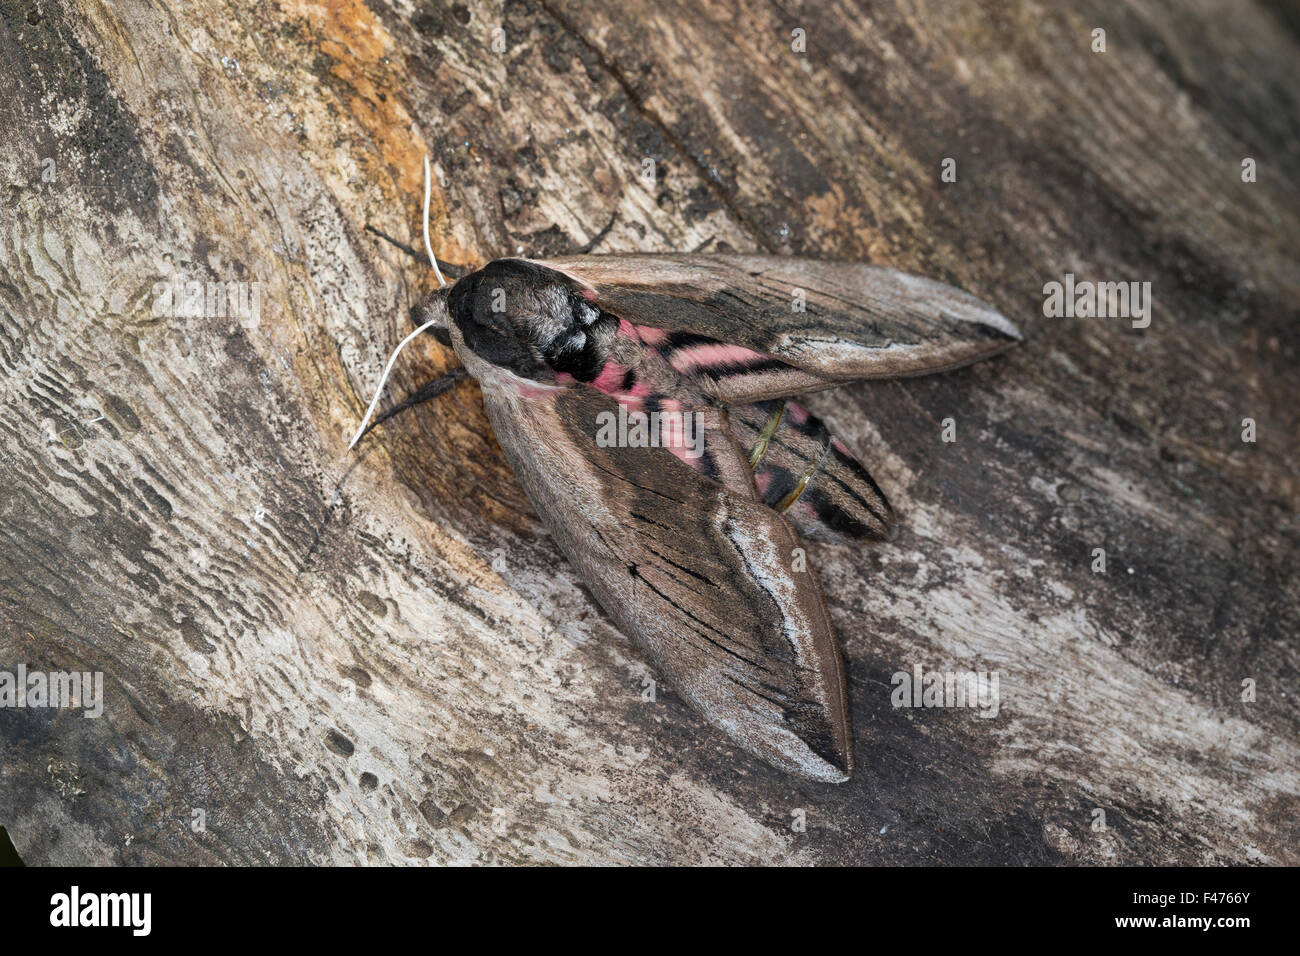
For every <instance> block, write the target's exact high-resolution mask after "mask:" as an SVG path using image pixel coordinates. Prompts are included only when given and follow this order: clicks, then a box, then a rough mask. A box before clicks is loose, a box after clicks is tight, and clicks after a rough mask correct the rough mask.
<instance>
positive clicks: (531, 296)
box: [447, 259, 618, 384]
mask: <svg viewBox="0 0 1300 956" xmlns="http://www.w3.org/2000/svg"><path fill="white" fill-rule="evenodd" d="M447 311H448V316H449V319H450V321H451V323H452V324H453V325H454V326H455V327H456V329H457V330H458V332H459V338H460V340H461V341H462V342H463V343H464V346H465V348H466V349H467V350H468V351H469V352H472V353H473V355H474V356H475V357H476V358H477V359H479V360H480V361H482V362H486V363H487V364H489V365H493V366H498V367H501V368H504V369H507V370H509V371H510V372H511V373H512V374H513V375H515V376H517V377H519V378H521V379H526V380H529V381H534V382H539V383H543V384H556V383H561V384H562V383H564V382H565V381H569V380H573V381H578V382H590V381H592V380H594V379H596V378H597V377H598V376H599V375H600V373H601V371H602V370H603V369H604V368H605V365H606V363H607V362H608V361H609V359H610V357H611V354H612V352H613V350H614V347H615V339H616V337H617V334H618V319H617V318H615V317H614V316H612V315H610V314H608V313H606V312H604V311H602V310H601V309H600V308H599V307H598V306H596V305H595V304H594V303H592V302H591V301H589V299H588V298H587V296H586V295H584V290H583V289H582V288H581V287H580V286H579V285H578V284H577V283H576V282H574V280H573V279H571V278H570V277H568V276H566V275H564V274H563V273H560V272H556V271H555V270H553V269H548V268H546V267H545V266H540V265H538V264H536V263H533V262H528V261H526V260H523V259H498V260H496V261H494V262H490V263H488V264H487V265H486V266H484V267H483V268H482V269H479V270H478V271H477V272H473V273H471V274H469V275H467V276H465V277H464V278H462V279H460V280H458V281H457V282H456V284H455V285H454V286H452V288H451V291H450V292H449V293H448V296H447ZM462 358H464V356H462ZM466 364H467V366H471V371H473V368H472V365H473V364H476V363H473V362H472V361H467V362H466Z"/></svg>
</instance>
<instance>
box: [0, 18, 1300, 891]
mask: <svg viewBox="0 0 1300 956" xmlns="http://www.w3.org/2000/svg"><path fill="white" fill-rule="evenodd" d="M1096 28H1102V29H1104V30H1105V31H1106V42H1107V48H1106V51H1105V52H1104V53H1098V52H1094V51H1093V49H1092V46H1093V37H1092V31H1093V30H1094V29H1096ZM496 30H501V31H504V32H503V33H497V34H495V35H494V31H496ZM795 30H802V31H804V35H805V36H806V50H805V51H804V52H802V53H800V52H796V51H795V50H794V49H792V42H793V41H792V34H793V31H795ZM494 41H496V42H495V46H496V47H503V49H501V50H500V51H498V49H494ZM1298 58H1300V16H1298V15H1297V14H1296V12H1295V7H1294V6H1292V5H1287V4H1283V3H1262V2H1249V3H1246V2H1242V3H1230V2H1223V0H1221V2H1210V0H1190V2H1182V3H1177V4H1173V3H1168V4H1167V3H1158V2H1148V0H1134V2H1127V3H1121V2H1105V3H1102V2H1096V0H1086V2H1083V3H1079V4H1070V5H1058V4H1046V3H1039V2H1029V0H1011V2H1001V0H990V2H986V3H949V2H930V0H897V2H893V0H891V2H886V3H875V4H869V5H868V4H862V5H855V4H852V3H847V2H839V0H816V2H812V0H809V2H795V0H786V2H766V0H753V2H750V3H740V2H726V0H703V2H694V0H692V2H673V0H669V2H658V3H643V2H636V0H633V2H620V3H596V2H582V0H541V2H533V0H525V2H513V0H512V2H509V3H506V4H505V5H504V6H503V5H501V4H499V3H495V2H485V3H479V2H467V3H454V4H444V3H429V2H414V0H370V2H369V3H367V2H362V0H333V2H317V3H313V2H304V0H257V2H249V0H231V2H227V3H211V2H175V3H165V2H161V0H114V2H112V3H107V2H100V0H3V2H0V78H2V79H3V81H4V85H5V93H4V95H3V96H0V189H2V190H3V193H2V195H0V205H2V208H3V216H2V217H0V671H4V670H8V671H13V670H15V668H16V667H17V666H18V665H19V664H22V665H24V666H25V667H27V668H28V669H29V670H36V669H44V670H48V671H63V670H74V669H75V670H86V671H101V672H103V674H104V680H105V688H106V701H105V711H104V715H103V716H102V717H101V718H99V719H86V718H84V717H83V716H82V715H81V714H80V712H75V711H70V710H55V709H49V708H46V709H36V708H21V709H19V708H4V709H0V824H3V825H4V826H5V827H6V828H7V829H8V831H9V833H10V835H11V836H12V838H13V841H14V844H15V846H16V847H17V849H18V851H19V852H20V853H21V854H22V856H23V858H24V860H25V861H26V862H28V863H29V864H33V863H34V864H54V863H89V864H117V863H122V864H176V863H227V864H246V863H397V864H404V863H449V862H458V863H465V862H472V863H602V864H605V863H651V864H658V863H678V864H691V863H725V864H732V863H745V864H750V863H763V864H770V863H794V864H815V863H868V864H916V863H920V864H978V863H993V864H1156V863H1195V864H1200V863H1206V864H1209V863H1259V864H1284V863H1285V864H1292V865H1294V864H1296V863H1298V862H1300V839H1298V836H1300V823H1298V822H1297V821H1298V820H1300V797H1298V794H1300V709H1298V708H1297V703H1298V701H1300V681H1298V680H1297V670H1298V668H1300V663H1298V660H1297V657H1298V651H1297V634H1298V633H1300V579H1298V578H1297V565H1298V564H1300V560H1298V559H1300V522H1298V521H1297V516H1296V508H1297V502H1298V500H1300V487H1298V484H1297V473H1296V466H1295V460H1296V451H1297V439H1298V438H1300V380H1298V378H1297V375H1296V370H1297V361H1296V359H1297V349H1298V348H1300V336H1298V335H1297V331H1296V330H1297V325H1296V319H1297V314H1298V313H1300V281H1298V280H1300V269H1298V268H1297V258H1296V250H1297V248H1300V218H1298V211H1300V201H1298V199H1300V194H1298V190H1297V185H1296V184H1297V182H1300V92H1298V90H1297V83H1296V73H1295V63H1296V62H1297V59H1298ZM426 153H428V154H429V155H430V156H431V157H432V159H433V162H434V164H435V169H436V182H435V186H434V190H433V202H432V240H433V244H434V247H435V248H436V250H437V252H438V255H439V257H440V258H443V259H445V260H447V261H450V262H455V263H465V264H471V265H477V264H481V263H483V262H486V261H488V260H489V259H491V258H494V257H497V256H500V255H513V254H525V255H532V256H539V257H543V256H546V255H554V254H559V253H569V252H576V251H580V250H584V249H587V248H589V247H590V248H592V249H593V250H594V251H596V252H616V251H691V250H695V249H699V248H707V249H709V250H712V251H727V250H735V251H766V252H774V253H788V254H797V255H806V256H815V257H820V258H825V259H840V260H851V261H869V262H874V263H879V264H884V265H890V266H895V267H898V268H903V269H907V270H910V271H914V272H918V273H921V274H924V275H927V276H930V277H933V278H936V279H940V280H943V281H946V282H950V283H953V284H955V285H958V286H960V287H962V288H964V289H966V290H968V291H970V292H972V293H974V294H976V295H978V296H980V297H981V298H984V299H986V300H987V301H989V302H991V303H993V304H994V305H996V306H997V307H998V308H999V309H1000V310H1001V311H1002V312H1003V313H1005V314H1006V315H1007V316H1008V317H1010V318H1011V319H1012V321H1014V322H1015V323H1016V324H1017V325H1018V326H1019V328H1020V329H1021V331H1022V332H1024V333H1025V336H1026V341H1025V342H1024V343H1023V344H1022V345H1021V346H1019V347H1018V348H1017V349H1016V350H1014V351H1013V352H1012V353H1011V354H1009V355H1007V356H1004V357H1001V358H998V359H996V360H993V361H990V362H987V363H983V364H981V365H979V366H976V367H973V368H970V369H966V370H962V371H959V372H955V373H951V374H947V375H942V376H936V377H930V378H924V379H915V380H908V381H905V382H881V383H873V384H869V385H866V384H864V385H858V386H852V387H848V388H844V389H840V390H837V391H835V392H831V393H826V394H823V395H820V396H818V397H816V398H815V399H813V400H812V401H810V402H809V405H810V406H811V407H812V409H813V411H814V412H816V413H818V414H820V415H822V416H823V417H824V418H826V419H827V420H828V421H829V422H830V423H831V424H832V425H833V427H834V428H835V430H836V432H837V434H839V435H840V436H841V437H842V438H843V439H844V440H845V441H846V443H847V444H848V445H849V446H850V447H851V448H853V449H854V450H855V451H857V452H858V453H859V454H860V456H861V458H862V460H863V461H864V462H865V463H867V465H868V467H869V468H870V469H871V470H872V472H873V474H874V476H875V478H876V480H877V482H878V483H879V484H880V485H881V486H882V488H883V489H884V491H885V493H886V494H887V495H888V496H889V498H890V501H891V503H892V504H893V507H894V509H895V512H896V515H897V519H896V521H897V526H898V527H897V532H896V534H895V537H894V538H893V539H892V540H891V541H888V542H885V543H882V544H874V545H871V546H868V547H849V546H840V545H834V546H830V545H826V546H817V545H810V546H809V558H810V563H811V565H812V566H813V568H814V569H815V571H816V573H817V574H818V575H819V576H820V580H821V583H822V586H823V589H824V591H825V592H826V595H827V599H828V602H829V605H830V610H831V615H832V618H833V621H834V623H835V625H836V628H837V630H838V632H839V635H840V639H841V642H842V644H843V646H844V649H845V653H846V659H847V669H848V673H849V695H850V699H851V704H852V718H853V724H854V734H855V739H856V766H857V770H856V774H855V776H854V778H853V779H852V780H851V781H850V782H849V783H847V784H843V785H839V786H834V785H827V784H816V783H810V782H806V781H802V780H800V779H797V778H794V777H791V776H789V775H786V774H782V773H780V772H777V771H775V770H772V769H771V768H769V767H767V766H765V765H763V764H761V763H759V762H757V761H756V760H754V759H753V758H751V757H749V756H747V755H745V754H744V753H742V752H740V751H739V750H738V749H737V748H736V747H735V746H734V745H732V744H731V743H730V741H729V740H728V739H727V738H726V737H725V736H724V735H722V734H721V733H719V732H717V731H715V730H713V729H711V728H710V727H708V726H707V725H706V724H705V723H704V722H703V720H702V719H701V718H700V717H699V716H698V714H696V713H694V712H693V711H692V710H690V709H689V708H688V707H687V706H685V704H684V703H683V702H682V701H681V700H680V699H679V698H678V697H677V696H676V695H675V694H674V693H673V692H672V690H671V688H670V687H668V686H666V685H664V684H663V683H662V682H659V683H658V684H657V685H655V691H656V692H655V694H654V700H653V701H651V700H647V699H645V698H646V697H647V696H648V693H647V690H646V688H647V686H648V684H647V682H648V681H649V680H651V679H654V678H655V677H656V676H657V675H655V674H653V673H652V671H651V670H650V668H649V667H648V666H647V664H646V660H645V657H644V655H643V653H642V652H641V651H640V649H639V648H638V647H637V646H636V645H635V644H633V643H632V642H631V641H629V640H628V639H627V638H626V637H624V636H623V635H621V634H620V633H619V632H618V631H617V630H615V629H614V628H613V627H612V625H611V624H610V622H609V621H608V619H607V618H606V617H605V616H604V614H603V613H602V612H601V611H600V609H599V608H598V607H597V606H596V605H595V603H594V601H593V600H592V598H591V596H590V595H589V594H588V593H587V592H586V591H585V590H584V588H583V586H582V584H581V582H580V580H579V579H578V578H577V576H576V575H575V573H574V572H573V570H572V569H571V568H570V567H569V566H567V565H566V564H565V562H564V561H563V560H562V558H561V557H560V555H559V553H558V552H557V550H556V548H555V547H554V545H553V543H552V542H551V541H550V539H549V538H548V536H547V535H546V533H545V531H544V530H543V529H542V527H541V526H540V524H539V522H538V520H537V518H536V516H535V515H534V514H533V512H532V510H531V508H530V507H529V505H528V503H527V501H526V499H525V498H524V496H523V493H522V491H521V489H520V487H519V484H518V482H517V481H516V479H515V477H514V475H513V474H512V473H511V471H510V469H509V468H508V467H507V466H506V464H505V463H504V460H503V458H502V456H501V452H500V450H499V448H498V447H497V445H496V443H495V441H494V439H493V437H492V434H491V430H490V428H489V426H488V423H487V421H486V419H485V418H484V415H483V410H482V404H481V401H480V398H479V394H478V391H477V388H476V387H475V386H474V385H473V383H472V382H467V383H464V384H462V385H460V386H458V387H457V388H456V389H454V390H452V391H451V392H449V393H447V394H446V395H444V396H442V397H441V398H440V399H438V400H437V401H436V402H433V403H431V404H427V405H422V406H420V407H418V408H416V409H413V410H410V411H407V412H404V413H403V414H401V415H399V416H397V417H396V418H394V419H392V420H391V421H390V422H389V423H386V424H385V425H383V426H382V427H380V428H378V429H376V430H375V431H374V432H372V433H371V434H370V435H369V436H368V437H367V438H366V440H365V441H364V442H363V444H362V445H361V446H360V447H359V451H358V452H357V453H353V454H349V453H348V452H347V450H346V446H347V442H348V439H349V438H350V436H351V432H352V430H353V429H354V428H355V426H356V423H357V421H358V420H359V418H360V415H361V413H362V411H363V410H364V408H365V405H366V403H367V401H368V400H369V398H370V395H371V393H372V391H373V389H374V387H375V385H376V383H377V381H378V378H379V374H380V371H381V370H382V367H383V364H384V362H385V360H386V357H387V355H388V353H389V351H390V350H391V349H392V347H393V345H394V344H395V343H396V342H397V341H398V339H399V338H400V337H401V336H403V335H405V333H406V332H407V331H408V330H409V328H410V318H409V314H408V310H409V308H410V306H411V305H412V303H413V302H414V301H415V300H416V298H417V297H418V296H419V294H420V293H421V292H423V291H424V290H426V289H427V288H429V287H430V285H431V283H432V281H433V280H432V277H431V275H430V272H429V270H428V269H427V267H425V266H422V265H421V263H420V262H419V261H418V260H417V258H415V257H414V256H411V255H408V254H406V253H405V252H403V251H401V250H400V249H398V248H396V247H395V246H394V245H393V244H391V243H389V242H387V241H384V240H383V239H381V238H379V236H378V235H377V234H376V230H377V231H379V232H383V233H385V234H386V235H388V236H391V237H393V238H394V239H396V240H398V241H399V242H402V243H405V244H407V245H409V246H412V247H417V248H419V247H421V246H422V241H421V238H420V201H421V191H422V184H421V163H422V160H423V157H424V155H425V154H426ZM945 158H952V159H955V160H956V171H957V181H956V182H942V181H941V178H940V172H941V166H942V163H943V161H944V159H945ZM1246 158H1251V159H1254V160H1255V162H1256V168H1257V179H1256V181H1254V182H1243V181H1242V162H1243V160H1244V159H1246ZM647 160H649V161H652V165H648V164H647V163H646V161H647ZM50 161H52V162H50ZM367 227H370V228H369V229H368V228H367ZM1066 273H1073V274H1074V275H1076V276H1077V277H1078V278H1079V279H1088V280H1092V281H1147V282H1150V283H1152V289H1153V302H1154V309H1153V313H1152V321H1151V324H1150V326H1149V327H1148V328H1145V329H1134V328H1132V325H1131V323H1130V322H1129V321H1127V320H1125V319H1119V318H1105V319H1103V318H1060V317H1050V318H1049V317H1046V316H1045V315H1044V310H1043V299H1044V295H1043V287H1044V284H1045V283H1048V282H1051V281H1053V280H1061V279H1062V278H1063V277H1064V275H1065V274H1066ZM173 277H179V278H181V279H183V280H187V281H189V280H193V281H199V282H227V281H231V280H234V281H242V282H247V283H258V286H257V289H258V291H259V310H258V314H257V315H255V316H253V315H248V316H234V317H230V316H219V315H218V316H214V315H197V316H188V315H184V314H181V315H171V314H164V315H158V314H156V313H157V311H158V310H157V309H156V308H155V304H156V301H157V289H156V284H157V283H160V282H163V283H165V282H169V281H171V280H172V278H173ZM454 364H455V358H454V356H452V355H451V353H450V352H449V351H447V350H444V349H443V348H442V347H441V346H439V345H438V344H437V343H436V342H435V341H434V340H433V339H432V338H431V337H424V338H423V339H422V340H421V341H419V342H418V343H416V344H415V345H413V346H412V347H411V348H410V349H409V350H408V351H407V353H406V354H405V355H404V357H403V359H402V361H401V362H399V365H398V369H397V372H396V373H395V378H394V381H393V384H392V386H391V388H390V393H389V397H388V399H387V400H386V401H387V403H392V402H395V401H397V400H398V399H399V398H400V397H401V396H402V395H405V394H408V393H410V392H411V391H413V390H414V389H416V388H418V387H419V386H420V385H421V384H423V383H424V382H426V381H428V380H430V379H431V378H433V377H435V376H436V375H438V374H439V373H440V372H442V371H444V370H446V369H447V368H449V367H451V366H452V365H454ZM1245 418H1250V419H1253V420H1254V421H1255V422H1256V426H1257V440H1256V441H1255V442H1253V443H1249V442H1244V441H1243V440H1242V420H1243V419H1245ZM946 419H952V420H953V423H954V425H955V429H956V438H957V440H956V441H955V442H944V441H943V440H942V439H941V431H942V423H943V422H944V420H946ZM1096 548H1102V549H1104V550H1105V552H1106V556H1107V569H1106V571H1105V573H1096V572H1094V571H1093V560H1094V559H1093V551H1094V549H1096ZM917 664H919V665H922V666H923V667H925V668H928V669H934V670H948V671H952V670H969V669H976V670H996V671H998V672H999V675H1000V692H1001V708H1000V711H999V714H998V716H997V717H995V718H992V719H983V718H981V717H979V716H978V715H977V714H976V713H975V712H973V711H971V710H954V709H911V710H909V709H896V708H894V707H892V706H891V701H890V696H891V691H892V689H893V688H892V686H891V675H893V674H894V673H895V672H897V671H909V670H911V669H912V667H913V666H914V665H917ZM1243 681H1253V682H1254V683H1253V686H1254V688H1255V698H1254V700H1253V701H1244V700H1243V699H1242V698H1243V693H1244V689H1243ZM1098 810H1100V811H1102V812H1103V814H1104V827H1102V826H1099V822H1100V821H1101V820H1102V819H1103V818H1102V817H1100V816H1099V815H1098V813H1097V811H1098ZM195 811H202V814H201V817H202V821H203V824H204V825H203V826H202V827H197V826H196V819H198V818H197V817H196V813H195ZM801 819H802V820H804V821H806V826H803V827H802V828H801V826H800V820H801Z"/></svg>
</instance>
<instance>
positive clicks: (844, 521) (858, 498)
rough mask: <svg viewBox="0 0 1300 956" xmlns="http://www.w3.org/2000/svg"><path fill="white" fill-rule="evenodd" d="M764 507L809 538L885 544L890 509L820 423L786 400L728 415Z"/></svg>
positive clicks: (863, 471) (735, 410)
mask: <svg viewBox="0 0 1300 956" xmlns="http://www.w3.org/2000/svg"><path fill="white" fill-rule="evenodd" d="M730 420H731V432H732V434H733V435H734V436H735V438H736V440H737V441H738V442H739V443H740V445H741V447H742V448H744V449H745V450H746V452H747V453H748V455H749V461H750V467H751V468H752V469H753V472H754V483H755V484H756V485H757V486H758V492H759V494H760V495H761V496H762V499H763V502H764V504H766V505H767V506H768V507H769V508H772V509H773V510H775V511H778V512H781V513H783V514H784V515H785V516H786V517H787V518H789V519H790V522H791V523H792V524H793V525H794V526H795V527H796V528H797V529H798V530H799V533H800V534H802V535H803V536H804V537H808V538H838V537H843V538H884V537H886V536H887V535H888V534H889V527H890V521H891V517H892V515H891V512H890V508H889V503H888V502H887V501H885V496H884V495H883V494H882V493H881V491H880V489H879V488H878V487H877V486H876V483H875V482H874V481H872V480H871V476H870V475H869V474H867V471H866V469H865V468H863V467H862V465H860V464H859V463H858V461H857V459H855V458H854V457H853V456H852V455H850V454H849V452H848V450H847V449H846V448H845V447H844V446H843V445H842V444H840V442H839V441H837V440H836V439H835V438H834V437H833V436H832V435H831V433H830V431H829V430H828V429H827V428H826V425H825V424H824V423H823V422H822V421H821V419H819V418H816V417H814V416H813V415H811V414H809V412H808V410H807V409H806V408H804V407H803V406H802V405H798V404H796V403H795V402H791V401H788V400H778V401H770V402H758V403H756V404H753V405H738V406H733V407H732V408H731V409H730Z"/></svg>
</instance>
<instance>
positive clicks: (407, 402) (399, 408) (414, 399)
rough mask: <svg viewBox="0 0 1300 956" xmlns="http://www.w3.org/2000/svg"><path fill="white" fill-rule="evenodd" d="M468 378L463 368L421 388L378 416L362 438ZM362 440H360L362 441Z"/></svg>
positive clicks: (452, 371) (362, 434)
mask: <svg viewBox="0 0 1300 956" xmlns="http://www.w3.org/2000/svg"><path fill="white" fill-rule="evenodd" d="M468 376H469V372H467V371H466V370H465V369H464V368H463V367H458V368H454V369H452V370H451V371H450V372H448V373H447V374H446V375H440V376H439V377H438V378H435V379H434V380H433V381H432V382H430V383H429V384H428V385H424V386H421V387H420V388H419V389H417V390H416V391H415V392H414V393H413V394H412V395H410V396H408V397H407V398H404V399H402V401H400V402H398V403H397V404H396V405H394V406H393V407H392V408H390V409H389V410H388V411H386V412H384V413H383V414H382V415H378V416H376V418H375V420H374V421H373V422H371V423H370V425H369V426H367V428H366V430H365V431H364V432H362V433H361V435H360V438H364V437H365V436H366V435H368V434H369V433H370V429H372V428H374V427H375V426H376V425H379V424H382V423H383V422H386V421H388V419H390V418H392V417H393V416H394V415H396V414H397V413H398V412H404V411H406V410H407V409H408V408H411V407H413V406H415V405H422V404H424V403H425V402H427V401H429V400H430V399H433V398H437V397H438V396H439V395H441V394H442V393H443V392H445V391H447V389H449V388H451V387H452V386H453V385H455V384H456V383H457V382H459V381H461V380H462V379H464V378H467V377H468ZM360 438H359V439H358V440H360Z"/></svg>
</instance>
